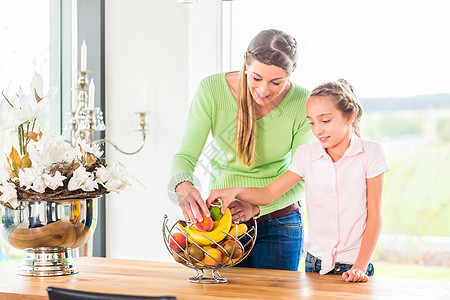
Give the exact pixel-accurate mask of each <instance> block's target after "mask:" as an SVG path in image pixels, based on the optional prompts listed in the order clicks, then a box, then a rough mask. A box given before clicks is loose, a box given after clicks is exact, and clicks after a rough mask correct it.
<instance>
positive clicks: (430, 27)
mask: <svg viewBox="0 0 450 300" xmlns="http://www.w3.org/2000/svg"><path fill="white" fill-rule="evenodd" d="M449 11H450V1H446V0H422V1H418V0H412V1H404V0H380V1H361V0H342V1H338V0H315V1H303V0H290V1H289V0H277V1H273V0H236V1H233V2H232V20H233V23H232V24H233V26H232V36H233V38H232V43H233V45H232V49H233V53H232V66H231V67H230V66H228V67H230V68H231V69H240V68H241V64H242V62H243V59H242V58H243V53H244V52H245V49H246V47H247V45H248V43H249V42H250V40H251V39H252V37H253V36H254V35H256V34H257V33H258V32H259V31H261V30H263V29H268V28H276V29H281V30H283V31H285V32H287V33H289V34H291V35H293V36H294V37H295V38H296V39H297V42H298V45H299V49H298V51H299V60H298V67H297V69H296V70H295V72H294V74H293V79H292V80H293V81H294V82H296V83H298V84H300V85H303V86H304V87H306V88H308V89H312V88H313V87H314V86H315V85H317V84H319V83H321V82H324V81H332V80H336V79H337V78H339V77H342V78H345V79H346V80H348V81H349V82H350V83H351V84H352V85H353V86H354V88H355V90H356V92H357V94H358V95H359V96H360V97H402V96H413V95H422V94H435V93H450V18H449V17H448V12H449Z"/></svg>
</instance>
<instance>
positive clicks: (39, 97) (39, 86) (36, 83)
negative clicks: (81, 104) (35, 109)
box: [30, 72, 58, 110]
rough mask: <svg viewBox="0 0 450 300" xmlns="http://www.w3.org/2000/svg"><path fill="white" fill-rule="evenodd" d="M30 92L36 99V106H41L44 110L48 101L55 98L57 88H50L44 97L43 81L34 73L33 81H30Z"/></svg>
mask: <svg viewBox="0 0 450 300" xmlns="http://www.w3.org/2000/svg"><path fill="white" fill-rule="evenodd" d="M30 90H31V95H33V96H34V98H35V99H36V102H37V103H38V106H39V105H41V107H44V108H45V107H46V106H47V104H48V101H50V100H51V99H53V98H55V96H56V92H57V91H58V89H57V88H55V87H51V88H50V90H48V92H47V94H46V95H45V96H44V80H43V79H42V76H41V75H39V74H38V73H36V72H35V73H34V76H33V79H32V80H31V83H30ZM42 102H43V103H42ZM41 103H42V104H41ZM41 110H42V109H41Z"/></svg>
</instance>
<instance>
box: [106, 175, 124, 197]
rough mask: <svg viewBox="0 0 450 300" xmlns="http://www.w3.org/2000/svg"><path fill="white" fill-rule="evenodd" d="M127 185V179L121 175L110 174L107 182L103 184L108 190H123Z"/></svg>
mask: <svg viewBox="0 0 450 300" xmlns="http://www.w3.org/2000/svg"><path fill="white" fill-rule="evenodd" d="M127 185H130V184H129V183H128V181H127V180H126V179H125V178H123V177H121V176H112V177H111V178H110V179H109V180H108V182H106V183H105V184H104V187H105V188H106V190H107V191H108V192H116V193H117V192H119V191H120V190H123V189H124V188H125V187H126V186H127Z"/></svg>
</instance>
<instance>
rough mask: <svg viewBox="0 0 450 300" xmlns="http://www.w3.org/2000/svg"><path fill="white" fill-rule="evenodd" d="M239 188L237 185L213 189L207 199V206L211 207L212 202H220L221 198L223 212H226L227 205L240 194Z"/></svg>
mask: <svg viewBox="0 0 450 300" xmlns="http://www.w3.org/2000/svg"><path fill="white" fill-rule="evenodd" d="M239 190H240V189H239V188H236V187H231V188H226V189H220V190H211V192H210V193H209V197H208V199H206V206H207V207H209V206H210V205H211V204H220V202H219V199H220V200H221V201H222V207H221V211H222V214H224V213H225V210H226V209H227V207H228V206H229V205H230V203H231V202H233V201H234V199H235V198H236V195H237V194H238V192H239Z"/></svg>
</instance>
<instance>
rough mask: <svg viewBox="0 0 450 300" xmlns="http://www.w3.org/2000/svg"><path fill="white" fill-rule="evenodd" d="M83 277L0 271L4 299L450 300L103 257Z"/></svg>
mask: <svg viewBox="0 0 450 300" xmlns="http://www.w3.org/2000/svg"><path fill="white" fill-rule="evenodd" d="M76 263H77V266H78V269H79V273H78V274H75V275H69V276H56V277H27V276H20V275H17V274H16V268H3V269H0V299H2V300H3V299H5V300H6V299H11V300H14V299H48V298H47V292H46V290H45V289H46V287H47V286H58V287H64V288H69V289H77V290H84V291H91V292H103V293H117V294H130V295H145V296H163V295H165V296H176V297H177V299H180V300H183V299H196V300H199V299H227V298H232V299H344V298H345V299H347V298H351V299H383V300H384V299H424V298H425V299H433V300H434V299H450V283H449V282H439V281H431V280H430V281H428V280H426V281H425V280H411V279H393V278H381V277H376V276H375V277H373V278H371V279H370V281H369V282H368V283H346V282H344V281H343V280H342V278H341V277H340V276H337V275H324V276H320V275H318V274H311V273H304V272H293V271H280V270H263V269H249V268H237V267H234V268H229V269H225V270H222V271H221V272H220V273H221V274H222V275H223V276H225V277H227V278H228V283H219V284H199V283H191V282H188V280H187V278H188V277H192V276H194V275H195V274H196V272H195V270H193V269H189V268H186V267H184V266H182V265H179V264H176V263H165V262H150V261H140V260H122V259H110V258H98V257H81V258H77V259H76Z"/></svg>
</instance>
